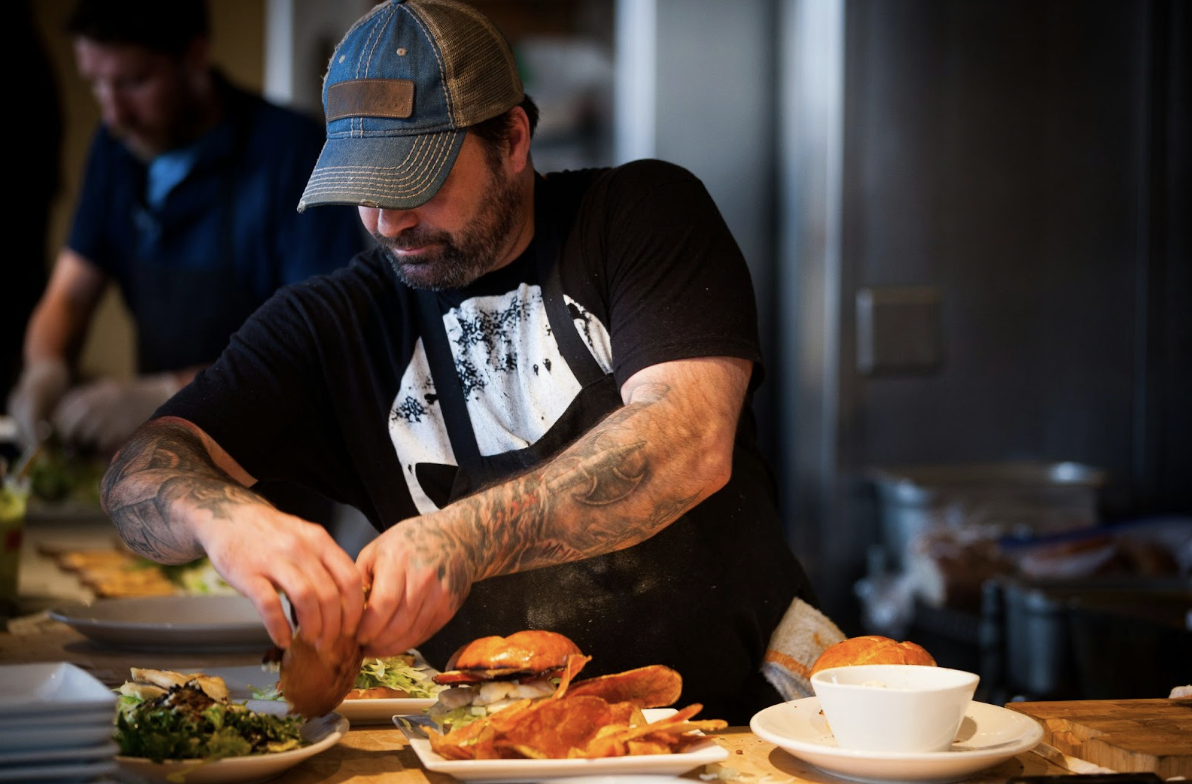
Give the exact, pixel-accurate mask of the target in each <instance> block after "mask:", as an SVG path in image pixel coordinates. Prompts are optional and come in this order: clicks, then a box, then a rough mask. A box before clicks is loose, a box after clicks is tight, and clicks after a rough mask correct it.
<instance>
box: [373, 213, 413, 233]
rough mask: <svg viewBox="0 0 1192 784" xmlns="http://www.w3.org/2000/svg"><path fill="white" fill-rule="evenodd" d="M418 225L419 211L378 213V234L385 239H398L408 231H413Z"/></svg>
mask: <svg viewBox="0 0 1192 784" xmlns="http://www.w3.org/2000/svg"><path fill="white" fill-rule="evenodd" d="M417 225H418V212H417V210H378V211H377V233H378V234H380V235H381V236H383V237H396V236H397V235H399V234H401V233H402V232H403V231H405V230H406V229H412V228H414V227H415V226H417Z"/></svg>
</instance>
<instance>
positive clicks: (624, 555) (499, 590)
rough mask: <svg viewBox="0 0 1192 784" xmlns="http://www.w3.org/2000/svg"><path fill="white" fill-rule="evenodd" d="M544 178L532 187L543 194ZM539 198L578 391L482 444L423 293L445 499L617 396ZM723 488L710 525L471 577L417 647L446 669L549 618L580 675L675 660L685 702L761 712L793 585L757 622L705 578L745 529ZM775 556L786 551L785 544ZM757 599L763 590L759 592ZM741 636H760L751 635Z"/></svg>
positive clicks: (572, 427)
mask: <svg viewBox="0 0 1192 784" xmlns="http://www.w3.org/2000/svg"><path fill="white" fill-rule="evenodd" d="M539 185H541V183H539ZM542 190H543V189H542V188H541V187H536V188H535V193H536V195H537V194H538V193H540V192H541V191H542ZM543 201H546V200H545V199H536V205H535V210H536V216H535V232H536V236H535V240H534V242H535V255H536V260H535V261H536V266H537V270H538V280H539V284H540V286H541V288H542V293H543V300H544V304H545V308H546V313H547V316H548V320H549V323H550V326H551V330H552V332H553V333H554V336H555V339H556V340H557V341H558V344H559V350H560V353H561V354H562V356H563V358H564V359H565V360H566V362H567V364H568V366H569V367H570V368H571V371H572V373H574V374H575V377H576V378H577V379H578V380H579V382H580V384H581V385H582V391H581V392H580V394H579V395H577V396H576V398H575V400H574V401H573V402H572V404H571V405H570V406H569V408H568V409H567V411H566V412H565V414H564V415H563V417H561V419H560V421H559V422H557V423H556V424H555V425H554V426H553V427H551V428H550V430H548V431H547V433H546V434H545V435H544V436H543V437H542V438H541V439H539V440H538V441H537V442H536V443H534V444H533V445H531V446H529V447H526V448H524V449H519V450H516V451H511V452H506V453H502V454H497V455H487V456H486V455H481V454H480V450H479V448H478V446H477V443H476V436H475V433H474V432H473V430H472V428H471V425H470V421H469V419H468V415H467V408H466V403H465V398H464V394H463V391H462V388H461V386H460V380H459V375H458V373H457V372H456V369H455V363H454V358H453V355H452V353H451V350H450V345H449V343H448V338H447V335H446V331H445V329H444V326H443V321H442V317H441V315H440V306H439V300H438V297H437V295H436V294H435V293H434V292H428V291H421V292H419V298H420V301H419V311H420V326H421V330H422V338H423V342H424V346H425V348H426V353H427V360H428V364H429V366H430V370H431V375H432V377H433V379H434V384H435V389H436V392H437V393H438V397H439V401H440V405H442V407H443V408H442V410H443V416H444V419H445V422H446V425H447V432H448V436H449V438H450V441H451V447H452V449H453V451H454V453H455V456H456V461H457V463H458V470H457V473H456V477H455V481H454V486H453V489H452V493H451V499H450V500H456V499H458V498H461V497H463V496H465V495H467V494H469V493H472V492H474V491H476V490H478V489H481V488H483V487H484V486H485V485H488V484H491V483H493V482H497V481H500V480H502V479H506V478H508V477H509V476H510V475H512V474H514V473H517V472H521V471H523V470H524V469H527V468H530V467H532V466H535V465H538V464H540V463H542V462H544V461H546V460H548V459H550V458H551V457H552V456H554V455H555V454H557V453H559V452H560V451H561V450H563V449H564V448H565V447H566V446H567V445H568V444H569V443H571V442H572V441H573V440H574V438H575V436H576V434H578V433H582V432H586V431H587V430H589V429H590V428H591V427H593V426H595V425H596V424H597V423H598V422H600V421H601V420H602V419H603V418H604V417H605V416H606V415H608V414H609V413H610V412H612V411H614V410H615V409H617V408H620V407H621V406H622V405H623V402H622V400H621V395H620V391H619V389H618V386H617V383H616V380H615V378H614V377H613V375H612V374H611V373H605V372H604V370H603V369H602V368H601V367H600V366H599V364H598V363H597V362H596V360H595V358H594V357H593V356H592V354H591V352H590V351H589V350H588V347H587V345H586V344H585V343H584V342H583V340H582V338H581V337H580V334H579V332H578V331H577V329H576V326H575V323H574V322H573V320H572V318H571V316H570V314H569V312H568V308H567V304H566V302H565V301H564V299H563V290H562V284H561V281H560V278H559V271H558V264H557V263H556V259H557V258H558V257H559V256H560V250H561V243H560V241H559V234H558V227H559V226H563V225H566V224H562V223H556V221H554V220H552V219H551V218H549V217H548V215H549V213H548V212H547V208H546V207H545V206H544V205H543V204H542V203H541V202H543ZM755 490H756V491H757V492H761V491H762V489H761V488H755ZM722 492H723V491H722ZM720 495H721V494H719V493H718V494H716V495H714V496H713V497H712V499H709V501H705V505H709V504H710V507H711V514H712V516H713V519H712V523H711V525H709V524H708V523H707V522H696V521H695V520H693V519H691V515H690V514H689V515H687V516H684V517H683V518H680V519H679V520H677V521H675V522H674V523H672V524H671V525H670V526H668V527H667V528H666V529H664V530H663V531H662V532H660V533H659V534H657V535H655V536H653V537H651V538H650V539H648V540H646V541H645V542H642V543H640V544H638V545H635V546H633V547H630V548H627V549H624V550H621V551H618V552H614V553H609V554H607V555H601V556H596V557H593V558H588V559H585V560H583V561H579V562H575V563H568V564H561V565H557V566H551V567H545V568H541V569H535V570H532V571H527V572H520V573H516V574H511V575H504V576H500V577H494V578H490V579H487V580H482V581H480V582H477V583H476V584H474V585H473V586H472V590H471V593H470V594H469V596H468V598H467V599H466V600H465V602H464V604H463V605H462V606H461V608H460V610H459V612H458V613H457V614H456V615H455V616H454V617H453V618H452V620H451V621H450V622H448V623H447V624H446V625H445V626H444V627H443V629H442V630H440V631H439V632H438V633H436V634H435V635H434V636H433V637H432V638H431V639H430V640H428V641H426V642H425V643H423V644H422V645H420V646H419V650H420V651H421V652H422V653H423V654H424V655H425V656H426V657H427V660H428V661H429V662H430V663H431V664H432V665H434V666H436V667H439V668H442V667H443V666H444V665H445V663H446V661H447V659H448V657H450V656H451V654H452V653H454V652H455V650H456V649H458V648H459V647H460V646H462V645H464V644H466V643H468V642H470V641H472V640H474V639H476V638H478V637H482V636H487V635H491V634H499V635H508V634H511V633H513V632H516V631H520V630H522V629H548V630H551V631H556V632H559V633H562V634H565V635H567V636H568V637H570V638H571V639H572V640H574V641H575V642H576V644H577V645H579V647H580V648H581V650H583V651H584V652H585V653H587V654H589V655H591V656H592V657H593V659H592V661H591V662H590V663H589V664H588V665H587V667H585V669H584V673H583V676H582V677H590V676H593V675H599V674H603V673H611V672H620V671H623V670H627V669H632V668H634V667H640V666H643V665H646V664H667V665H669V666H672V667H675V668H676V669H678V670H679V671H680V672H681V673H682V674H683V678H684V696H683V702H684V704H687V703H689V702H691V701H692V700H699V701H700V702H701V703H702V704H704V706H705V711H704V712H703V713H702V717H705V718H725V719H727V720H731V721H736V722H747V721H748V717H749V716H750V715H752V712H753V711H754V710H756V709H759V708H760V707H761V706H765V705H769V704H772V703H774V702H778V701H780V699H781V698H780V697H779V696H778V694H777V692H776V691H774V690H773V688H772V687H770V686H769V684H768V683H766V682H765V681H764V679H763V677H762V676H761V674H760V672H759V671H758V667H760V664H761V656H762V654H763V652H764V651H763V649H762V648H763V646H764V640H765V639H767V638H768V635H769V631H770V629H772V628H773V626H774V625H776V624H777V620H778V618H780V617H781V613H782V611H784V610H785V609H786V606H787V602H789V598H790V596H791V595H793V594H794V593H795V590H794V589H791V588H789V587H788V586H787V585H783V586H782V587H777V586H773V588H775V589H776V592H777V593H778V594H781V598H778V599H777V600H776V602H775V604H774V607H771V608H769V610H770V612H768V613H767V618H766V619H765V620H761V621H759V620H758V619H757V618H756V617H755V613H754V608H747V609H745V610H744V612H743V613H742V611H741V609H740V608H739V607H738V605H740V604H741V603H742V602H744V603H746V604H747V605H749V604H751V600H752V598H753V597H752V596H749V595H743V594H742V593H741V592H733V591H732V589H731V587H729V586H724V588H725V590H722V591H719V592H718V591H716V590H711V591H710V590H709V585H708V581H709V580H711V581H713V582H716V581H717V579H718V578H717V576H716V575H717V574H718V573H719V572H721V571H723V570H724V566H723V563H722V561H723V559H722V553H723V548H724V547H728V546H732V545H734V544H738V545H739V543H738V542H735V535H736V534H737V533H741V534H742V535H744V536H746V537H748V536H749V532H748V531H733V530H732V527H733V525H734V522H733V520H732V517H731V514H732V513H731V511H727V510H726V511H725V512H724V516H723V517H722V518H721V517H720V511H719V508H718V507H717V504H716V502H715V499H717V496H720ZM724 500H725V499H724V498H723V497H722V498H721V501H724ZM728 500H729V503H730V504H731V503H732V501H731V498H729V499H728ZM717 518H720V519H717ZM705 520H706V518H705ZM757 543H758V546H759V547H762V548H765V547H771V548H773V547H774V546H775V545H776V546H777V548H778V549H779V550H781V551H782V552H784V553H785V556H786V559H787V561H789V560H791V558H792V557H791V554H790V552H789V549H788V548H787V547H786V545H785V543H784V542H783V541H781V539H779V540H778V541H777V542H766V541H763V540H762V538H760V537H759V538H758V539H757ZM773 552H774V553H777V552H778V551H777V550H773ZM759 558H761V559H762V560H764V559H765V558H766V556H765V554H760V555H759ZM773 558H774V559H775V560H776V561H777V560H779V556H778V555H777V554H775V555H774V556H773ZM787 561H782V563H783V564H784V565H785V564H786V562H787ZM759 566H760V564H759ZM765 571H766V570H765V569H764V567H763V573H765ZM794 572H798V575H796V574H795V573H794ZM794 572H787V574H786V575H785V576H784V582H785V581H786V580H787V579H789V580H791V581H792V582H791V584H796V582H797V578H798V579H801V576H802V575H801V571H800V570H799V569H798V567H797V565H796V567H795V569H794ZM726 592H727V593H728V594H731V595H726ZM763 593H765V594H766V595H767V596H768V595H769V594H770V593H772V591H771V590H770V589H768V588H767V589H766V590H764V591H763ZM755 604H760V605H766V604H767V601H766V600H764V599H759V600H757V602H755ZM779 605H780V606H779ZM756 609H758V610H762V609H765V608H764V607H758V608H756ZM742 615H744V616H745V617H742ZM757 624H770V625H768V626H767V628H766V629H764V630H758V629H751V628H750V627H751V626H752V625H757ZM746 637H748V638H752V639H754V640H755V642H753V643H752V644H747V643H743V642H742V639H743V638H746ZM757 640H762V641H763V642H756V641H757ZM705 642H706V643H708V647H706V648H705V647H704V643H705ZM709 711H718V712H717V713H711V712H709Z"/></svg>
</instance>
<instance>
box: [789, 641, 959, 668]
mask: <svg viewBox="0 0 1192 784" xmlns="http://www.w3.org/2000/svg"><path fill="white" fill-rule="evenodd" d="M855 664H922V665H926V666H929V667H934V666H936V664H935V659H934V658H932V656H931V654H930V653H928V652H927V650H926V649H924V648H923V647H922V646H921V645H916V644H915V643H913V642H909V641H907V642H897V641H896V640H891V639H890V638H889V637H881V636H879V635H876V634H869V635H864V636H861V637H849V638H848V639H845V640H841V641H840V642H838V643H836V644H835V645H830V646H828V647H827V648H825V649H824V652H823V653H821V654H820V655H819V658H817V659H816V660H815V664H813V665H811V674H812V675H815V674H816V673H817V672H819V671H820V670H826V669H828V668H829V667H850V666H852V665H855Z"/></svg>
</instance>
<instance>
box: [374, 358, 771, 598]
mask: <svg viewBox="0 0 1192 784" xmlns="http://www.w3.org/2000/svg"><path fill="white" fill-rule="evenodd" d="M751 370H752V364H751V363H749V362H748V361H745V360H738V359H731V358H726V357H712V358H700V359H693V360H684V361H679V362H670V363H665V364H662V365H656V366H654V367H650V368H646V369H645V370H643V371H641V372H640V373H637V374H636V375H635V376H634V377H633V378H631V379H630V380H629V381H628V382H626V384H625V385H624V386H623V388H622V398H623V399H624V400H625V405H624V406H623V407H622V408H620V409H618V410H616V411H614V412H613V413H612V414H610V415H609V416H608V417H606V418H605V419H604V420H603V421H602V422H601V423H600V424H599V425H597V426H596V427H594V428H593V429H592V430H590V431H589V432H588V433H586V434H585V435H584V436H583V437H581V438H579V439H578V440H577V441H576V442H575V443H573V444H572V445H571V446H570V447H568V448H567V449H566V450H564V451H563V452H562V453H561V454H560V455H558V456H557V457H556V458H554V459H553V460H551V461H550V462H548V463H546V464H545V465H543V466H540V467H538V468H536V469H534V470H532V471H530V472H528V473H525V474H523V475H520V476H518V477H516V478H514V479H512V480H510V481H508V482H504V483H502V484H500V485H497V486H494V487H490V488H487V489H485V490H482V491H480V492H478V493H476V494H474V495H472V496H469V497H467V498H465V499H462V500H461V501H459V502H457V503H455V504H451V505H449V506H447V507H446V508H444V509H443V510H441V511H440V512H437V513H435V514H433V515H430V516H428V517H427V518H423V519H422V520H420V521H419V522H418V523H417V524H415V525H414V526H412V527H411V528H410V529H409V539H408V544H409V545H410V546H412V547H416V548H420V549H421V548H429V550H427V551H426V554H427V555H428V556H429V555H430V550H437V551H438V552H439V553H443V552H454V553H456V554H457V557H458V558H457V560H456V561H455V563H456V567H457V568H461V569H464V570H465V571H467V572H468V573H470V576H472V577H473V579H483V578H485V577H492V576H495V575H500V574H509V573H512V572H517V571H526V570H529V569H534V568H538V567H541V566H548V565H552V564H557V563H563V562H568V561H577V560H580V559H583V558H587V557H590V556H593V555H600V554H604V553H609V552H613V551H615V550H620V549H623V548H626V547H629V546H631V545H634V544H637V543H638V542H641V541H644V540H645V539H648V538H649V537H651V536H653V535H654V534H656V533H657V532H658V531H661V530H662V529H663V528H665V527H666V526H667V525H669V524H670V523H672V522H674V521H675V520H676V519H678V517H679V516H680V515H682V514H683V513H684V512H686V511H687V510H689V509H691V508H692V507H694V506H695V505H696V504H698V503H700V502H701V501H703V500H704V499H705V498H707V497H708V496H709V495H711V494H712V493H714V492H716V491H717V490H719V489H720V488H721V487H723V486H724V485H725V483H727V482H728V479H729V476H730V474H731V470H732V451H733V443H734V438H735V433H736V428H737V420H738V418H739V416H740V412H741V406H742V403H743V401H744V398H745V391H746V388H747V386H748V383H749V376H750V372H751ZM398 528H399V529H401V528H404V526H399V527H398ZM461 577H462V575H461ZM451 582H452V584H457V583H458V584H463V582H462V581H451Z"/></svg>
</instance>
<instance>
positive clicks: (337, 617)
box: [194, 492, 364, 650]
mask: <svg viewBox="0 0 1192 784" xmlns="http://www.w3.org/2000/svg"><path fill="white" fill-rule="evenodd" d="M236 495H239V493H237V494H236ZM243 495H245V496H248V495H249V494H248V493H246V492H245V493H243ZM228 503H229V504H233V505H234V506H235V509H234V510H233V509H232V507H231V506H229V507H227V509H226V512H227V514H225V513H223V512H220V511H219V510H218V509H216V508H215V507H214V506H212V505H211V504H208V507H209V508H212V510H213V511H214V512H215V514H213V515H212V516H211V517H210V518H209V519H206V520H204V521H202V522H199V523H198V524H196V525H195V526H194V531H195V534H196V537H197V539H198V541H199V543H200V544H201V545H202V547H203V550H204V551H205V552H206V553H207V555H208V557H209V558H210V559H211V564H212V566H214V567H215V570H216V571H217V572H219V574H220V575H222V576H223V578H224V579H225V580H226V581H227V582H228V584H229V585H231V586H232V587H233V588H235V589H236V590H237V591H239V592H240V593H241V594H243V595H244V596H246V597H248V598H249V599H250V600H251V601H252V603H253V604H254V605H255V606H256V608H257V612H258V614H260V616H261V620H262V621H263V622H264V624H265V628H266V629H267V630H268V632H269V636H270V637H271V638H273V642H274V643H275V644H276V645H277V646H278V647H279V648H288V647H289V646H290V642H291V638H292V635H291V629H290V619H289V618H287V617H286V613H285V609H284V608H283V606H282V603H281V601H280V599H279V592H281V593H284V594H285V596H286V598H287V599H288V600H289V602H290V604H291V605H293V607H294V612H295V615H296V617H297V621H298V624H299V625H300V626H301V627H302V637H303V639H304V640H307V641H309V642H311V643H313V644H314V646H315V647H316V648H317V649H319V650H328V649H330V648H331V647H332V646H333V645H334V644H335V642H336V641H337V640H338V639H339V638H340V637H341V636H355V634H356V627H357V624H358V623H359V622H360V614H361V612H362V611H363V609H364V588H363V585H364V584H363V582H362V580H361V577H360V572H359V571H357V568H356V564H354V563H352V559H351V558H350V557H349V556H348V554H347V553H346V552H344V551H343V549H342V548H341V547H340V546H339V545H338V544H337V543H336V542H335V540H334V539H333V538H332V537H331V535H330V534H329V533H327V529H325V528H323V526H321V525H318V524H316V523H310V522H307V521H305V520H302V519H300V518H298V517H294V516H293V515H288V514H285V513H284V512H281V511H278V510H277V509H275V508H273V507H272V506H269V505H268V504H267V503H265V502H264V500H263V499H261V500H260V502H259V503H242V502H241V501H240V500H239V499H236V500H233V499H232V498H231V497H229V500H228ZM232 515H234V516H232Z"/></svg>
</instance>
